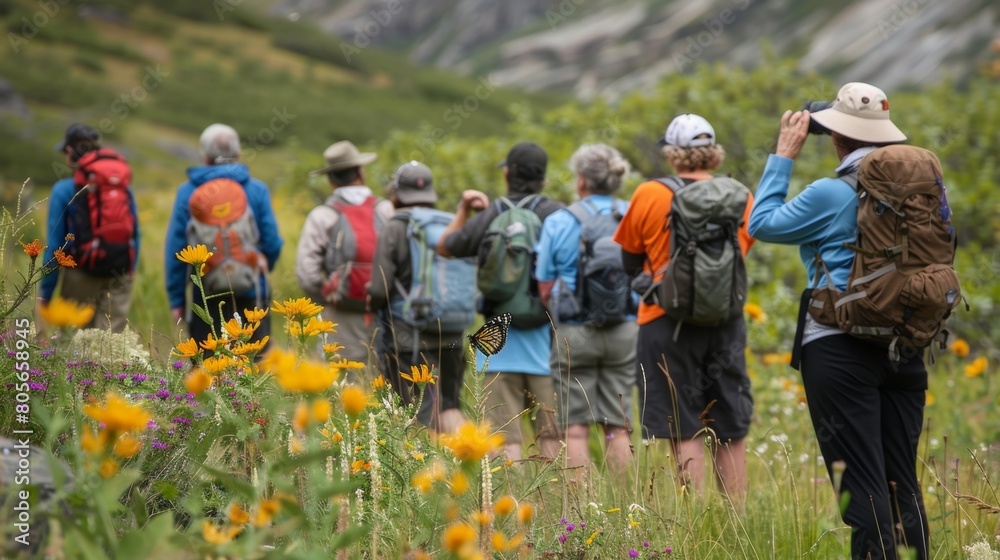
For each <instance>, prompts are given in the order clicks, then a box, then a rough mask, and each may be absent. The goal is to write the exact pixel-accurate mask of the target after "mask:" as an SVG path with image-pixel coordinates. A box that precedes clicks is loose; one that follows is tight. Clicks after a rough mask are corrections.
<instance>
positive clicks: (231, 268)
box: [187, 178, 267, 295]
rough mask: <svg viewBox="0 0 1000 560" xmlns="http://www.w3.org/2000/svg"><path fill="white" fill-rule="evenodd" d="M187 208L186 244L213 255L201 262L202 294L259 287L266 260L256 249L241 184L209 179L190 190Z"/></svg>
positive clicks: (256, 238)
mask: <svg viewBox="0 0 1000 560" xmlns="http://www.w3.org/2000/svg"><path fill="white" fill-rule="evenodd" d="M188 207H189V208H190V209H191V220H190V221H189V222H188V225H187V239H188V243H189V244H191V245H198V244H202V245H205V246H207V247H208V250H209V251H212V253H213V255H212V258H210V259H208V262H207V263H205V276H204V277H203V278H202V283H203V284H204V286H205V291H206V292H208V293H212V294H218V293H224V292H233V293H234V294H237V295H239V294H244V293H247V292H249V291H250V290H251V289H256V288H257V287H259V284H260V276H261V274H262V273H264V272H266V271H267V259H266V258H265V257H264V255H263V254H261V252H260V250H259V249H258V248H257V247H258V245H259V244H260V231H259V230H258V229H257V220H256V219H255V218H254V213H253V208H251V207H250V202H249V200H247V194H246V191H245V190H244V189H243V185H241V184H239V183H237V182H236V181H234V180H232V179H226V178H218V179H212V180H211V181H208V182H206V183H204V184H202V185H199V186H198V188H196V189H195V190H194V193H192V194H191V198H190V199H189V200H188Z"/></svg>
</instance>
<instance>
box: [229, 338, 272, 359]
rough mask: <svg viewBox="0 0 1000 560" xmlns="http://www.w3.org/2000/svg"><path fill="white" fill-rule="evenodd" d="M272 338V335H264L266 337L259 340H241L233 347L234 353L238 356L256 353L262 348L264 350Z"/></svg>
mask: <svg viewBox="0 0 1000 560" xmlns="http://www.w3.org/2000/svg"><path fill="white" fill-rule="evenodd" d="M270 339H271V337H270V336H268V335H264V337H263V338H261V339H260V340H258V341H257V342H241V343H239V344H237V345H236V347H234V348H233V354H236V355H237V356H246V355H247V354H256V353H258V352H260V351H261V350H263V349H264V347H265V346H267V341H268V340H270Z"/></svg>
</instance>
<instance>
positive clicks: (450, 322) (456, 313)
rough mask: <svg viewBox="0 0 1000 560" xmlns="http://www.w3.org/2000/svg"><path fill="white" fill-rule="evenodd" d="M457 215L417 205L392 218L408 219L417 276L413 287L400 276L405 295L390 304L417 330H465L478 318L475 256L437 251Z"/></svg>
mask: <svg viewBox="0 0 1000 560" xmlns="http://www.w3.org/2000/svg"><path fill="white" fill-rule="evenodd" d="M454 217H455V215H454V214H451V213H449V212H442V211H440V210H434V209H431V208H413V209H410V210H407V211H404V212H400V213H398V214H396V216H394V217H393V219H394V220H402V221H405V222H407V226H406V237H407V239H408V240H409V244H410V272H411V278H412V280H411V281H410V289H409V290H407V289H406V287H405V286H403V285H402V284H401V283H400V282H399V280H396V290H397V292H398V293H400V294H404V295H403V297H394V298H393V299H392V300H391V301H390V303H389V308H390V311H391V312H392V316H393V318H395V319H397V320H401V321H403V322H404V323H405V324H407V325H409V326H411V327H413V328H414V329H416V330H425V329H428V328H433V330H434V331H438V330H440V332H442V333H460V332H462V331H464V330H465V329H467V328H468V327H469V325H471V324H472V321H473V320H474V319H475V313H476V297H477V295H478V294H477V293H476V265H475V260H474V259H472V258H465V259H456V258H445V257H442V256H440V255H438V254H437V250H436V248H437V243H438V240H439V239H440V238H441V234H442V233H443V232H444V230H445V228H446V227H448V224H450V223H451V221H452V218H454Z"/></svg>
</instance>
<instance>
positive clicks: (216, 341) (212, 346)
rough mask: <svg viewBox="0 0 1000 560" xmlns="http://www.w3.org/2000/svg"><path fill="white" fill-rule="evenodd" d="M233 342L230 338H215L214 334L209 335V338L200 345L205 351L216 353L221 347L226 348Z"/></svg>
mask: <svg viewBox="0 0 1000 560" xmlns="http://www.w3.org/2000/svg"><path fill="white" fill-rule="evenodd" d="M231 342H232V339H229V338H215V335H214V334H212V333H208V338H206V339H205V340H204V341H202V342H201V343H200V344H199V346H201V347H202V348H204V349H205V350H208V351H209V352H215V351H216V350H217V349H218V348H219V346H226V345H227V344H229V343H231Z"/></svg>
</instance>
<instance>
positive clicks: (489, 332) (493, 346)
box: [467, 313, 511, 356]
mask: <svg viewBox="0 0 1000 560" xmlns="http://www.w3.org/2000/svg"><path fill="white" fill-rule="evenodd" d="M510 320H511V317H510V313H504V314H503V315H497V316H496V317H494V318H492V319H490V320H489V321H486V323H484V324H483V326H482V327H479V330H478V331H476V332H474V333H472V334H470V335H467V336H468V337H469V340H470V341H471V342H472V345H473V346H475V347H476V348H477V349H478V350H479V351H480V352H482V353H483V354H486V355H487V356H492V355H494V354H496V353H497V352H499V351H500V350H502V349H503V346H504V344H507V329H508V328H510Z"/></svg>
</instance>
